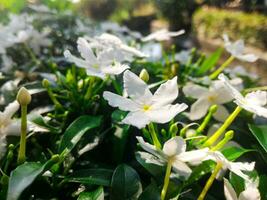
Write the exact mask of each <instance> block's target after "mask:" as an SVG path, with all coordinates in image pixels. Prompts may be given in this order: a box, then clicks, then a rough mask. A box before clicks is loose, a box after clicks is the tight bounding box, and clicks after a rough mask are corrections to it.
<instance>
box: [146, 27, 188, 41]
mask: <svg viewBox="0 0 267 200" xmlns="http://www.w3.org/2000/svg"><path fill="white" fill-rule="evenodd" d="M184 33H185V31H184V30H180V31H175V32H170V31H168V30H167V29H160V30H158V31H155V32H153V33H151V34H149V35H148V36H146V37H144V38H142V39H141V40H142V41H143V42H148V41H152V40H156V41H165V40H170V39H171V37H177V36H179V35H182V34H184Z"/></svg>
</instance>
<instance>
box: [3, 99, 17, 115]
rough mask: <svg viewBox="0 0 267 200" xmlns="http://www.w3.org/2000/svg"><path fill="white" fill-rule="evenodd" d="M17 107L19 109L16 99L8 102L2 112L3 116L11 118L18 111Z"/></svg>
mask: <svg viewBox="0 0 267 200" xmlns="http://www.w3.org/2000/svg"><path fill="white" fill-rule="evenodd" d="M18 109H19V103H18V102H17V101H14V102H12V103H10V104H8V105H7V107H6V108H5V110H4V112H3V113H2V114H3V117H4V118H5V119H11V118H12V116H13V115H14V114H15V113H16V112H17V111H18Z"/></svg>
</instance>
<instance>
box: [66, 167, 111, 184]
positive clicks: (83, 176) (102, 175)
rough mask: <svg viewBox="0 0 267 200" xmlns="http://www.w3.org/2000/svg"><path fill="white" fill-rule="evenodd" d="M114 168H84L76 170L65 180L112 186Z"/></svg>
mask: <svg viewBox="0 0 267 200" xmlns="http://www.w3.org/2000/svg"><path fill="white" fill-rule="evenodd" d="M112 174H113V170H110V169H82V170H79V171H75V172H74V173H73V174H71V175H70V176H68V177H66V178H65V179H64V181H67V182H75V183H83V184H92V185H101V186H110V183H111V179H112Z"/></svg>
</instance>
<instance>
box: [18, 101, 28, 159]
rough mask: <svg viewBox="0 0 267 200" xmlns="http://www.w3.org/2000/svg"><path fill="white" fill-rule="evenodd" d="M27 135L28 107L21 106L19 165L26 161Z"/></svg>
mask: <svg viewBox="0 0 267 200" xmlns="http://www.w3.org/2000/svg"><path fill="white" fill-rule="evenodd" d="M26 135H27V105H21V135H20V146H19V155H18V164H22V163H24V162H25V160H26V156H25V153H26Z"/></svg>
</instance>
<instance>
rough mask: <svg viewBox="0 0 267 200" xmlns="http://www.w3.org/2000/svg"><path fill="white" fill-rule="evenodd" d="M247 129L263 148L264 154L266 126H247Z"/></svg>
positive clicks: (266, 134)
mask: <svg viewBox="0 0 267 200" xmlns="http://www.w3.org/2000/svg"><path fill="white" fill-rule="evenodd" d="M249 129H250V131H251V132H252V134H253V135H254V136H255V138H256V139H257V140H258V142H259V143H260V145H261V146H262V147H263V149H264V150H265V152H267V125H264V126H262V125H261V126H256V125H253V124H249Z"/></svg>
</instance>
